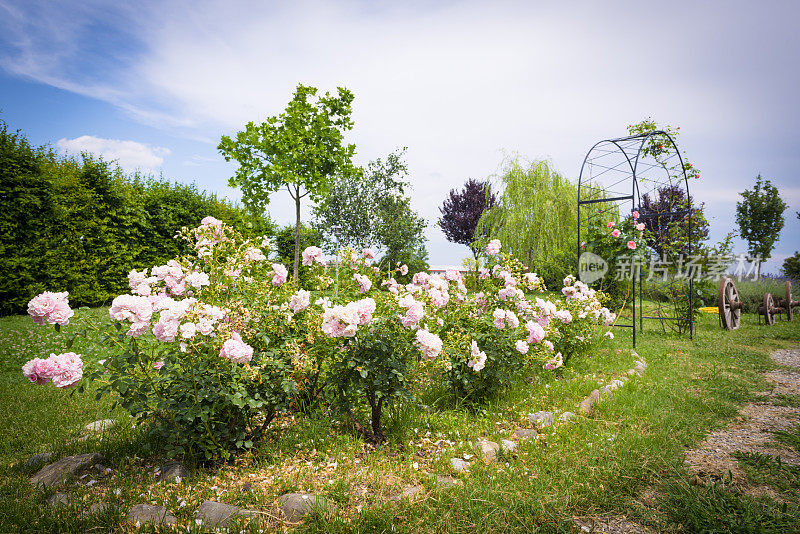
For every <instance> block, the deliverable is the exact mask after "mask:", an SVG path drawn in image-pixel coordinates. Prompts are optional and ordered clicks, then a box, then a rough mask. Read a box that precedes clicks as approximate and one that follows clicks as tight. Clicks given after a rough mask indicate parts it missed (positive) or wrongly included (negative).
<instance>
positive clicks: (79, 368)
mask: <svg viewBox="0 0 800 534" xmlns="http://www.w3.org/2000/svg"><path fill="white" fill-rule="evenodd" d="M22 374H23V375H25V378H27V379H28V380H30V381H31V382H34V383H36V384H39V385H44V384H47V382H49V381H51V380H52V381H53V385H54V386H56V387H57V388H62V389H63V388H68V387H70V386H74V385H75V384H76V383H77V382H78V381H79V380H80V379H81V378H82V377H83V361H82V360H81V357H80V355H79V354H75V353H74V352H65V353H64V354H51V355H50V357H49V358H47V359H46V360H43V359H41V358H34V359H32V360H30V361H28V362H26V363H25V365H23V366H22Z"/></svg>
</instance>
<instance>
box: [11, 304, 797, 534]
mask: <svg viewBox="0 0 800 534" xmlns="http://www.w3.org/2000/svg"><path fill="white" fill-rule="evenodd" d="M77 313H78V314H89V315H92V314H97V315H100V314H104V313H105V310H79V311H78V312H77ZM67 330H69V327H68V328H67ZM615 334H616V338H615V339H614V340H613V341H610V342H608V343H607V345H606V346H604V347H603V348H601V349H598V350H597V351H596V352H595V353H593V354H592V355H590V357H587V358H583V359H580V360H575V359H573V360H570V362H569V363H568V365H567V366H566V367H565V368H563V369H561V370H559V371H557V372H551V373H539V374H537V375H536V379H535V380H532V381H525V382H522V383H520V384H518V385H517V386H515V387H514V388H513V390H511V391H509V392H507V394H505V395H504V396H502V397H501V398H500V399H497V400H496V401H493V402H491V403H488V404H486V405H484V406H482V407H480V408H478V409H477V410H470V409H468V408H466V407H459V406H453V405H452V404H450V403H447V402H443V401H442V400H441V399H442V398H443V397H442V396H441V395H440V393H441V392H437V388H436V387H428V388H425V389H424V390H421V391H419V392H418V393H419V394H418V396H417V398H416V399H415V400H414V401H407V402H406V403H404V404H402V405H399V406H396V407H394V408H393V410H391V411H390V413H389V417H388V418H387V421H386V424H387V427H388V430H389V436H390V445H389V446H385V447H382V448H380V449H378V450H374V449H372V448H371V447H368V446H366V445H365V444H364V443H363V442H362V441H361V440H360V439H358V438H357V437H355V435H354V434H352V433H349V432H348V431H347V429H346V428H345V427H344V426H342V425H341V424H339V423H337V422H336V421H335V420H334V419H333V418H332V417H331V414H330V413H328V412H327V411H325V410H324V409H323V410H320V411H317V412H313V413H311V414H309V415H297V416H296V417H295V418H291V417H289V418H284V419H282V420H280V421H278V422H277V423H276V424H274V425H273V431H272V432H271V433H270V436H269V438H268V439H267V440H266V441H265V442H264V443H262V444H260V445H259V447H258V448H257V450H256V451H255V452H253V453H251V454H249V455H246V456H240V457H237V458H235V459H234V461H232V462H229V463H228V464H225V465H206V466H192V475H191V476H190V477H189V478H188V479H187V480H184V481H183V482H182V483H181V484H168V483H159V482H158V479H157V478H156V476H155V474H154V470H155V468H156V467H158V466H159V465H160V464H161V462H162V460H163V459H162V458H161V457H160V456H159V448H158V444H157V443H150V442H148V441H147V440H146V439H143V438H142V437H141V435H140V434H139V432H138V430H137V429H136V428H133V427H132V425H131V424H130V422H129V419H128V417H127V415H125V414H124V413H122V412H121V411H120V410H119V409H116V410H115V409H112V402H111V400H109V399H101V400H99V401H97V400H95V396H94V394H93V392H92V391H91V389H90V390H89V391H87V392H85V393H83V394H79V393H77V392H75V393H71V394H70V393H65V392H63V391H58V390H56V389H55V388H53V387H52V386H46V387H39V386H34V385H31V384H28V383H26V381H25V379H24V377H23V376H22V373H21V371H20V368H21V366H22V364H23V363H24V362H25V361H26V360H28V359H29V358H32V357H36V356H42V355H44V356H45V357H46V356H47V355H49V353H50V352H62V351H64V350H65V348H64V347H65V345H64V343H65V340H66V337H65V336H63V335H62V336H57V335H56V334H55V333H54V331H53V330H52V327H50V328H46V327H36V326H35V325H33V323H32V322H31V321H30V319H29V318H27V317H7V318H3V319H0V404H1V405H2V406H3V408H4V410H3V411H4V417H3V418H2V419H0V429H1V431H2V433H1V434H0V435H2V439H0V477H2V478H1V479H0V532H88V531H91V532H104V531H110V532H127V531H129V530H131V529H132V526H130V525H127V524H126V523H125V520H124V518H125V514H126V513H127V510H128V509H129V508H130V507H131V506H132V505H134V504H138V503H148V504H162V505H165V506H166V507H167V508H169V509H170V510H171V511H172V512H173V513H174V514H175V515H176V516H177V517H178V519H179V522H180V530H184V531H198V532H199V531H200V530H201V529H202V526H198V525H196V524H195V522H194V520H193V518H194V513H195V511H196V510H197V507H198V506H199V504H200V503H201V502H203V501H204V500H206V499H212V500H218V501H221V502H225V503H228V504H235V505H239V506H243V507H246V508H249V509H253V510H259V511H263V512H264V514H263V516H262V517H263V521H262V522H261V525H260V526H259V527H256V526H252V525H251V526H250V527H249V529H245V531H247V530H251V531H254V532H257V531H259V528H261V529H263V530H264V531H270V530H276V531H281V530H283V529H285V528H292V529H296V530H297V531H299V532H490V531H491V532H533V531H540V532H576V531H577V527H576V526H575V524H574V522H573V519H574V518H576V517H581V518H585V517H595V516H611V517H623V516H624V517H627V518H628V519H629V520H632V521H636V522H638V523H640V524H642V525H647V526H649V527H650V528H653V529H654V530H656V531H662V532H682V531H684V532H700V531H703V529H708V531H714V529H716V531H719V532H737V531H738V532H749V531H756V530H757V529H760V530H759V531H763V532H791V531H800V508H798V504H797V501H796V499H795V500H793V501H790V502H788V503H787V504H779V503H777V502H773V501H770V500H766V499H754V498H751V497H747V496H744V495H742V494H740V493H738V492H737V491H736V489H735V488H732V487H727V486H725V485H724V484H719V485H711V486H704V485H692V484H690V483H689V481H688V476H687V472H686V470H685V467H684V464H683V460H684V450H685V449H686V448H688V447H691V446H693V445H695V444H697V443H698V442H700V441H702V439H703V438H704V436H705V435H707V433H708V432H709V431H711V430H713V429H716V428H720V427H722V426H724V425H726V423H727V422H729V421H730V420H731V419H732V418H733V417H734V416H735V415H736V414H737V413H738V410H739V408H740V407H741V406H742V405H743V404H744V403H746V402H748V401H750V400H752V399H753V392H755V391H758V390H763V389H765V388H768V386H767V383H766V381H765V380H764V379H763V378H762V376H760V373H762V372H764V371H766V370H769V369H772V368H774V367H775V365H774V364H773V363H772V362H771V360H770V359H769V357H768V354H769V353H770V351H772V350H775V349H779V348H786V347H791V346H796V345H798V344H800V321H798V320H797V319H795V321H794V322H793V323H788V322H786V321H785V320H783V319H779V321H778V323H777V324H776V326H774V327H766V326H759V325H758V324H757V320H756V316H755V315H752V314H747V315H744V316H743V321H742V327H741V328H740V329H739V330H737V331H733V332H725V331H723V330H721V329H720V328H719V326H718V324H717V317H716V316H714V315H706V314H700V316H699V317H698V325H697V329H696V332H695V339H694V340H693V341H689V340H688V338H686V337H683V336H678V335H675V334H670V333H663V332H662V331H661V328H660V327H658V326H657V325H656V324H653V323H649V324H648V323H646V324H645V332H644V333H643V334H642V335H641V336H640V337H639V342H638V346H637V349H636V350H637V352H638V353H639V354H640V355H641V357H643V358H644V360H646V362H647V364H648V365H647V370H646V372H645V373H644V376H642V377H635V378H633V379H631V380H630V381H629V382H628V383H627V384H626V385H625V386H624V387H623V388H622V389H620V390H619V391H617V392H616V393H615V394H614V396H613V397H611V398H610V399H608V400H606V401H603V402H601V403H600V404H599V405H598V406H597V408H596V410H595V411H594V413H593V414H592V415H590V416H580V417H578V418H577V419H575V420H574V421H573V422H571V423H567V424H560V425H556V426H554V427H550V428H549V429H547V430H545V431H543V432H542V433H541V434H540V437H539V439H537V440H535V441H517V444H518V446H517V448H516V449H515V450H514V452H513V453H501V455H500V457H499V459H498V461H497V462H495V463H492V464H489V465H483V464H482V463H481V462H478V461H475V459H474V458H473V459H472V462H471V464H472V465H471V468H470V472H469V473H468V474H464V473H456V472H455V471H453V469H452V468H451V466H450V458H452V457H455V456H459V457H462V456H463V455H464V454H473V455H475V454H476V452H475V451H474V450H473V445H471V444H470V442H472V443H473V444H474V442H475V441H476V440H478V439H481V438H486V439H491V440H493V441H499V440H500V439H504V438H510V436H511V434H512V432H513V430H514V429H515V428H518V427H530V426H531V425H530V423H529V422H528V421H527V420H526V419H525V414H527V413H530V412H532V411H536V410H552V411H554V412H557V413H558V412H564V411H573V412H577V404H578V402H579V401H580V400H582V399H583V398H584V397H585V396H586V395H587V394H588V393H589V392H590V391H592V390H593V389H595V388H597V387H598V386H599V385H602V384H607V383H609V382H610V381H611V380H612V379H614V378H617V377H619V376H620V375H622V374H623V373H624V372H625V370H626V369H628V368H629V367H631V366H632V364H633V359H634V358H633V357H632V355H631V352H630V350H629V349H630V338H629V336H630V332H629V331H627V329H617V330H615ZM73 350H76V352H80V353H82V354H83V355H84V359H101V358H103V357H104V355H103V354H102V353H101V352H96V351H95V352H92V351H91V350H90V349H89V347H88V346H87V345H85V344H83V345H81V342H79V343H78V345H77V346H76V347H75V348H73ZM781 401H782V402H787V403H790V404H791V403H796V402H798V401H800V399H795V398H786V399H782V400H781ZM106 418H111V419H114V420H115V421H117V422H118V424H117V426H115V427H114V428H113V429H112V430H111V431H108V432H107V433H105V434H104V435H102V436H90V437H89V438H88V439H87V440H86V441H80V440H79V438H80V437H81V435H82V429H83V427H84V425H86V424H87V423H89V422H92V421H95V420H98V419H106ZM795 430H797V429H795ZM799 435H800V434H799ZM784 439H787V440H789V441H791V440H792V436H789V437H784ZM439 440H446V442H439V444H438V445H435V443H436V442H437V441H439ZM448 442H449V443H448ZM44 451H52V452H55V453H57V455H59V456H63V455H68V454H75V453H79V452H93V451H98V452H101V453H103V454H104V455H105V457H106V462H105V464H106V465H108V466H109V467H111V468H112V469H114V472H113V474H112V475H111V476H109V477H107V478H105V479H102V480H99V481H98V483H97V484H95V485H93V486H92V487H87V486H82V485H79V486H76V488H75V489H74V490H72V493H73V494H74V495H75V502H74V503H73V505H71V506H69V507H66V508H62V509H59V510H53V509H51V508H50V507H48V505H47V504H46V502H45V497H46V496H47V495H48V494H41V493H39V492H38V491H37V490H35V489H34V488H32V487H31V485H30V484H29V483H28V477H29V476H30V475H31V474H32V472H33V471H34V470H33V469H31V468H26V467H25V466H24V465H23V462H24V460H26V459H27V458H29V457H30V456H32V455H33V454H36V453H39V452H44ZM753 469H754V471H753V473H754V475H753V476H756V475H757V476H764V477H768V478H767V480H774V483H775V485H776V486H779V487H782V488H783V490H781V491H785V492H788V493H787V495H793V494H795V493H793V492H797V491H798V488H799V487H800V481H799V480H798V479H797V477H794V476H793V475H792V474H791V473H789V474H787V473H785V472H783V471H781V470H780V469H778V470H777V471H776V470H775V469H772V471H770V469H769V468H768V467H767V468H763V466H762V468H760V469H759V468H758V466H756V467H754V468H753ZM771 472H774V473H775V474H774V476H773V477H772V478H769V477H770V476H772V475H770V473H771ZM434 475H450V476H454V477H456V478H458V479H459V480H461V481H462V483H461V484H460V485H458V486H455V487H452V488H448V489H442V488H437V486H436V483H435V478H434ZM410 485H419V486H422V487H423V488H424V491H423V492H422V493H421V494H420V495H418V496H417V497H416V498H415V499H413V500H408V499H401V500H399V501H397V502H395V501H391V500H389V499H388V498H389V497H390V496H392V495H394V494H396V493H398V492H399V491H400V490H401V489H402V488H403V487H407V486H410ZM289 491H304V492H315V493H318V494H321V495H324V496H325V497H326V498H329V499H330V500H331V501H332V502H334V503H335V504H336V505H337V511H336V513H334V514H330V515H327V516H324V517H323V516H318V517H312V518H310V519H307V520H306V521H304V522H303V523H302V524H301V525H298V526H292V527H287V526H286V525H282V524H281V523H280V522H279V521H278V520H276V519H275V518H274V517H273V516H274V515H276V512H275V501H276V499H277V497H278V496H279V495H281V494H283V493H286V492H289ZM648 491H654V492H655V494H656V495H657V496H658V497H657V499H656V501H655V502H643V499H642V495H643V493H644V492H648ZM93 502H104V503H108V504H110V505H111V506H110V507H109V508H107V509H106V510H105V511H104V512H102V513H101V514H96V515H89V514H86V513H85V511H86V510H87V509H88V506H89V504H90V503H93ZM162 530H163V531H172V530H171V529H170V528H163V529H162ZM142 531H147V529H146V528H143V529H142Z"/></svg>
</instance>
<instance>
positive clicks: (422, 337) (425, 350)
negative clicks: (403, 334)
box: [416, 328, 442, 361]
mask: <svg viewBox="0 0 800 534" xmlns="http://www.w3.org/2000/svg"><path fill="white" fill-rule="evenodd" d="M416 338H417V343H419V346H420V349H421V350H422V357H423V358H425V359H426V360H429V361H430V360H433V359H435V358H436V357H437V356H438V355H439V353H441V352H442V340H441V338H440V337H439V336H437V335H436V334H434V333H432V332H428V331H427V330H425V329H423V328H420V329H419V330H417V334H416Z"/></svg>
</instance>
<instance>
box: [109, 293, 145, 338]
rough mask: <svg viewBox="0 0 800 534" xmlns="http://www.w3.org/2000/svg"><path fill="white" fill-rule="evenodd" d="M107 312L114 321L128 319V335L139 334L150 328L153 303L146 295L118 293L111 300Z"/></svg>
mask: <svg viewBox="0 0 800 534" xmlns="http://www.w3.org/2000/svg"><path fill="white" fill-rule="evenodd" d="M108 314H109V315H110V316H111V318H112V319H114V320H116V321H130V323H131V327H130V329H129V330H128V335H129V336H141V335H142V334H144V333H145V332H147V329H148V328H150V319H151V318H152V316H153V304H152V303H151V302H150V299H148V298H147V297H142V296H138V295H120V296H118V297H117V298H115V299H114V300H113V301H112V302H111V309H109V310H108Z"/></svg>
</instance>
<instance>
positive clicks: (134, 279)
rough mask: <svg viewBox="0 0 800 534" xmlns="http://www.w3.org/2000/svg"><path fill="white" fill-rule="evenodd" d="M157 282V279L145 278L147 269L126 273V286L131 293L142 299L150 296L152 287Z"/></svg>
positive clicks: (153, 277)
mask: <svg viewBox="0 0 800 534" xmlns="http://www.w3.org/2000/svg"><path fill="white" fill-rule="evenodd" d="M157 281H158V278H157V277H155V276H147V269H143V270H141V271H137V270H136V269H133V270H131V272H129V273H128V286H130V288H131V291H132V292H133V293H135V294H137V295H140V296H142V297H147V296H150V294H151V293H152V292H153V288H152V285H153V284H154V283H155V282H157Z"/></svg>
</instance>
